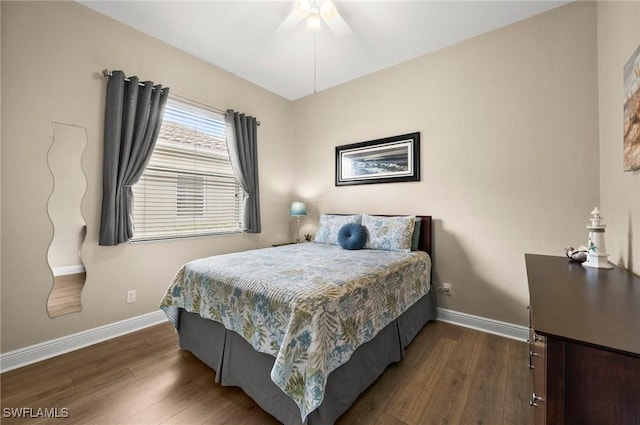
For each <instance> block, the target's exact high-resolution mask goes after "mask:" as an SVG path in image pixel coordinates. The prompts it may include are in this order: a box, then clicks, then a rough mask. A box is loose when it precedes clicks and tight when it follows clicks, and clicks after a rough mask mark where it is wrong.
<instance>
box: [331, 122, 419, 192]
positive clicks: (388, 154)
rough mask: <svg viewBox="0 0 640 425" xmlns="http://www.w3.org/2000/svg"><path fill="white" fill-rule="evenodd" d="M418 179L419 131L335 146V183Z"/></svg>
mask: <svg viewBox="0 0 640 425" xmlns="http://www.w3.org/2000/svg"><path fill="white" fill-rule="evenodd" d="M413 181H420V132H416V133H408V134H401V135H399V136H393V137H385V138H384V139H377V140H369V141H366V142H360V143H353V144H350V145H342V146H336V186H348V185H354V184H372V183H398V182H413Z"/></svg>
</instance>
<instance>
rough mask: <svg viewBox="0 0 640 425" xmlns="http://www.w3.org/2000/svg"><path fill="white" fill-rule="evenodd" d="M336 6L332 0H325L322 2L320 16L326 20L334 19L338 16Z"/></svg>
mask: <svg viewBox="0 0 640 425" xmlns="http://www.w3.org/2000/svg"><path fill="white" fill-rule="evenodd" d="M336 13H337V11H336V6H335V5H334V4H333V2H332V1H331V0H324V1H323V2H322V3H320V16H321V17H322V19H324V20H325V21H328V20H330V19H333V17H335V16H336Z"/></svg>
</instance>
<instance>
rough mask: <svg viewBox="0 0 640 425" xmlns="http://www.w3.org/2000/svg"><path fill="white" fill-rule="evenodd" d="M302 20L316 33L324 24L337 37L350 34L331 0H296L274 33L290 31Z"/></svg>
mask: <svg viewBox="0 0 640 425" xmlns="http://www.w3.org/2000/svg"><path fill="white" fill-rule="evenodd" d="M302 20H305V27H306V28H307V29H308V30H312V31H318V30H320V28H322V23H323V22H324V23H325V24H326V25H327V26H328V27H329V29H331V31H333V32H334V33H335V34H337V35H348V34H351V28H349V25H347V23H346V22H345V20H344V19H343V18H342V16H340V14H339V13H338V10H337V9H336V6H335V4H333V2H332V1H331V0H296V2H295V3H294V5H293V11H292V12H291V13H290V14H289V16H287V18H286V19H285V20H284V21H283V22H282V24H280V26H279V27H278V29H277V30H276V32H279V33H284V32H288V31H291V30H293V29H294V28H295V27H296V26H297V25H298V23H299V22H300V21H302Z"/></svg>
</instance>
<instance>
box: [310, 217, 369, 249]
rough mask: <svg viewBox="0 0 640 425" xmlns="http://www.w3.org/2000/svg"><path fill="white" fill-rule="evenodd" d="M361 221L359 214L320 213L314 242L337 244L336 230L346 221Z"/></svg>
mask: <svg viewBox="0 0 640 425" xmlns="http://www.w3.org/2000/svg"><path fill="white" fill-rule="evenodd" d="M361 221H362V216H361V215H360V214H355V215H333V214H321V215H320V222H319V223H318V231H317V232H316V237H315V239H314V242H317V243H326V244H331V245H338V232H340V229H341V228H342V226H344V225H345V224H347V223H358V224H360V222H361Z"/></svg>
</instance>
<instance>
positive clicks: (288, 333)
mask: <svg viewBox="0 0 640 425" xmlns="http://www.w3.org/2000/svg"><path fill="white" fill-rule="evenodd" d="M358 217H359V218H358ZM325 219H326V220H325ZM407 219H408V217H406V216H398V217H387V216H385V217H382V216H368V215H352V216H346V215H324V214H323V215H322V216H321V219H320V225H319V228H318V233H317V234H316V240H315V242H312V243H303V244H292V245H285V246H280V247H271V248H263V249H259V250H251V251H245V252H241V253H233V254H226V255H220V256H214V257H209V258H205V259H198V260H194V261H192V262H190V263H188V264H186V265H184V266H183V267H182V268H181V269H180V270H179V271H178V273H177V274H176V277H175V278H174V280H173V282H172V283H171V285H170V286H169V288H168V290H167V292H166V294H165V296H164V298H163V300H162V302H161V304H160V307H161V308H162V309H163V310H164V311H165V313H166V314H167V316H168V317H169V319H170V321H171V322H172V323H173V324H174V326H175V327H176V329H177V330H178V333H179V341H180V347H181V348H182V349H184V350H187V351H190V352H191V353H193V354H194V355H195V356H196V357H198V358H199V359H200V360H202V361H203V362H204V363H206V364H207V365H208V366H209V367H211V368H212V369H214V370H215V371H216V378H215V380H216V382H217V383H219V384H221V385H231V386H238V387H240V388H242V389H243V391H244V392H245V393H247V394H248V395H249V396H250V397H251V398H252V399H254V400H255V401H256V403H257V404H258V405H259V406H260V407H262V408H263V409H264V410H265V411H267V412H269V413H270V414H271V415H273V416H274V417H275V418H276V419H278V420H279V421H280V422H282V423H284V424H287V425H301V424H308V425H329V424H333V423H334V422H335V421H336V419H337V418H338V417H339V416H340V415H342V414H343V413H344V412H345V411H346V410H347V409H348V408H349V406H351V404H352V403H353V402H354V401H355V400H356V398H357V397H358V395H359V394H361V393H362V392H363V391H364V390H365V389H366V388H367V387H368V386H370V385H371V384H372V383H373V382H374V381H375V380H376V379H377V378H378V377H379V376H380V375H381V374H382V372H384V370H385V369H386V367H387V366H388V365H389V364H391V363H394V362H398V361H400V360H401V359H402V358H403V356H404V349H405V348H406V347H407V346H408V345H409V344H410V343H411V341H412V340H413V339H414V338H415V336H416V335H417V334H418V332H419V331H420V330H421V329H422V328H423V327H424V325H425V324H426V323H427V322H428V321H430V320H433V319H435V317H436V308H435V297H434V295H433V291H431V285H430V283H431V256H430V254H431V217H430V216H416V217H415V218H411V219H412V220H414V224H413V226H411V230H410V235H409V237H410V238H411V241H410V245H411V248H412V249H402V250H395V249H392V250H387V248H388V244H389V243H390V242H389V238H388V237H387V235H388V234H387V233H384V232H382V231H381V230H380V229H384V226H385V225H387V226H388V225H389V223H390V222H393V223H394V225H395V224H397V223H399V222H401V223H402V224H401V226H404V224H406V222H407ZM331 220H334V222H330V221H331ZM350 220H355V221H357V220H360V223H358V224H362V225H363V226H364V228H365V229H367V228H368V229H370V230H368V231H367V232H368V236H367V242H366V243H367V246H365V248H369V249H359V250H358V249H353V250H352V249H343V248H342V247H341V246H340V245H339V244H337V243H336V234H335V233H337V232H338V230H337V229H338V227H339V226H342V225H343V224H344V223H346V222H349V221H350ZM366 220H369V221H366ZM372 220H373V221H372ZM327 222H330V225H328V226H327V225H326V223H327ZM365 222H366V223H365ZM367 223H368V225H369V226H368V227H367V226H365V224H367ZM380 223H383V224H382V225H380ZM384 223H386V224H384ZM378 225H380V226H382V227H376V226H378ZM376 229H377V230H376ZM403 229H404V228H403ZM406 231H408V230H407V229H404V230H403V232H404V233H406ZM376 232H378V233H376ZM376 234H378V235H383V234H384V235H385V237H384V238H378V239H377V238H376ZM376 243H382V245H381V246H382V248H380V246H376V245H375V244H376ZM393 243H395V242H394V241H392V242H391V244H392V245H393ZM401 243H402V244H403V245H402V247H405V245H404V244H405V243H406V241H403V242H401Z"/></svg>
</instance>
